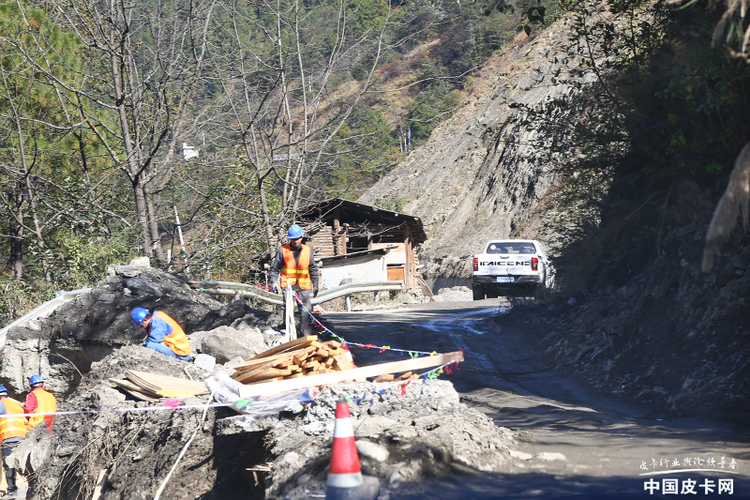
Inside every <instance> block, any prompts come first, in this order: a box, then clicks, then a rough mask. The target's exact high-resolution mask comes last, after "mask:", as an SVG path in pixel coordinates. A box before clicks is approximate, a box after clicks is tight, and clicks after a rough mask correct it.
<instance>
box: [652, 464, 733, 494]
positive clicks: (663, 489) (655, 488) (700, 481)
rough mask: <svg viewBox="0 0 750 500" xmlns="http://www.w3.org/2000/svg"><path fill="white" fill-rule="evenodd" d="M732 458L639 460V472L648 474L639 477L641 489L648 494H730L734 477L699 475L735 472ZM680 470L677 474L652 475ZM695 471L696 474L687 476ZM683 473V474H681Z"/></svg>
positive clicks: (674, 472)
mask: <svg viewBox="0 0 750 500" xmlns="http://www.w3.org/2000/svg"><path fill="white" fill-rule="evenodd" d="M736 468H737V462H736V461H735V460H734V458H730V459H727V458H726V457H721V458H719V459H716V458H714V457H709V458H702V457H685V458H682V459H680V458H662V459H659V460H657V459H655V458H652V459H651V460H650V461H646V460H642V461H641V466H640V470H641V471H645V472H641V473H640V475H641V476H652V477H650V478H649V479H647V480H644V481H643V489H644V491H647V492H648V493H649V494H650V495H659V494H660V495H693V496H694V495H704V496H705V495H712V496H713V495H734V479H733V478H731V477H715V478H708V477H703V476H705V475H706V474H716V475H717V476H719V475H725V474H737V471H736V470H735V469H736ZM674 474H680V476H681V477H679V478H677V477H653V476H670V475H674ZM691 474H696V475H697V477H690V475H691ZM685 475H687V477H685Z"/></svg>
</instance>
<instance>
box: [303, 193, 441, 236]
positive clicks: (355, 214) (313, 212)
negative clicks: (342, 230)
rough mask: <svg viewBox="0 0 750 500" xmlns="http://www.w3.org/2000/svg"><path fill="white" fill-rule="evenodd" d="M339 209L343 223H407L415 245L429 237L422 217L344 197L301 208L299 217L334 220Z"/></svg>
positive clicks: (395, 224)
mask: <svg viewBox="0 0 750 500" xmlns="http://www.w3.org/2000/svg"><path fill="white" fill-rule="evenodd" d="M337 209H338V218H339V221H341V223H342V224H344V223H348V224H366V223H369V224H383V225H384V226H393V227H398V226H401V225H405V226H407V227H408V228H409V230H410V232H411V237H412V240H413V243H414V245H419V244H420V243H422V242H424V241H425V240H426V239H427V235H426V234H425V232H424V227H423V226H422V219H420V218H419V217H415V216H413V215H406V214H401V213H398V212H394V211H392V210H386V209H385V208H380V207H376V206H373V205H365V204H363V203H357V202H354V201H349V200H344V199H342V198H332V199H330V200H326V201H320V202H318V203H313V204H311V205H307V206H305V207H303V208H302V209H300V211H299V217H300V219H301V220H304V221H314V220H323V221H330V220H333V218H334V217H335V214H336V210H337Z"/></svg>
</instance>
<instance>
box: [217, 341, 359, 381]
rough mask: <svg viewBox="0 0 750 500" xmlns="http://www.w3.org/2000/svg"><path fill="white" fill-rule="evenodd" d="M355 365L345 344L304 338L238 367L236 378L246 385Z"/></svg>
mask: <svg viewBox="0 0 750 500" xmlns="http://www.w3.org/2000/svg"><path fill="white" fill-rule="evenodd" d="M350 368H354V363H352V361H351V360H350V359H349V357H348V356H347V352H346V351H345V350H344V349H343V348H342V347H341V344H340V343H339V342H337V341H335V340H329V341H326V342H320V341H318V337H317V335H310V336H308V337H302V338H299V339H297V340H293V341H291V342H287V343H286V344H282V345H280V346H277V347H274V348H273V349H270V350H268V351H265V352H262V353H260V354H258V355H257V356H255V357H253V358H250V359H248V360H245V361H243V362H242V363H240V364H239V365H237V366H235V367H234V369H235V373H234V374H233V375H232V378H234V379H235V380H237V381H238V382H241V383H243V384H245V385H250V384H257V383H260V382H275V381H279V380H286V379H292V378H299V377H304V376H306V375H317V374H321V373H330V372H335V371H341V370H348V369H350Z"/></svg>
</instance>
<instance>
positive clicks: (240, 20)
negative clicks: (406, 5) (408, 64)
mask: <svg viewBox="0 0 750 500" xmlns="http://www.w3.org/2000/svg"><path fill="white" fill-rule="evenodd" d="M374 4H375V5H376V6H377V8H376V10H377V9H379V10H377V12H376V14H377V16H379V17H377V20H376V21H375V22H373V23H372V24H371V25H370V26H369V27H368V29H366V30H364V31H362V30H359V31H356V30H355V28H354V27H353V26H352V24H351V23H350V19H349V17H350V15H352V12H351V4H350V3H348V2H345V1H342V0H339V1H337V2H335V3H332V4H330V5H328V8H329V11H330V18H329V24H328V25H327V26H311V25H309V24H308V23H306V18H305V16H306V15H307V11H306V7H305V6H304V5H303V3H302V2H300V1H299V0H291V1H287V0H284V1H282V0H275V1H274V0H261V1H259V2H257V3H255V4H252V5H253V7H255V8H254V9H250V10H248V9H245V8H244V7H243V6H244V5H246V4H245V3H240V2H237V3H233V2H228V3H226V4H225V8H226V9H227V13H228V16H229V18H230V19H231V22H230V23H227V25H226V39H228V40H231V44H232V45H233V46H234V48H233V49H232V50H229V51H226V52H225V53H224V54H223V55H224V57H223V58H222V60H221V62H220V63H218V64H219V66H218V67H217V71H218V77H217V79H218V80H219V81H220V82H221V84H222V88H223V99H224V100H225V106H226V108H227V109H228V114H229V116H228V117H226V118H225V119H226V120H227V127H226V129H227V131H228V132H231V133H228V134H227V135H226V136H225V137H223V138H222V140H223V141H224V143H225V144H229V145H232V146H237V147H236V150H237V151H238V153H237V155H236V157H237V159H236V161H238V162H239V164H240V165H241V166H242V168H243V169H245V170H246V172H247V173H248V175H249V177H251V178H252V182H253V189H254V190H255V192H256V194H257V204H256V206H255V209H256V211H257V214H258V216H259V218H260V220H261V221H262V224H263V227H264V231H265V239H266V241H267V245H268V248H274V247H275V246H276V244H277V241H278V237H277V231H278V230H279V228H280V227H281V226H282V225H284V224H285V223H287V222H288V221H289V220H293V219H294V214H295V212H296V211H297V210H298V209H299V208H300V205H301V204H302V203H304V202H306V201H308V200H310V199H315V198H320V197H321V196H324V195H325V193H323V192H318V191H316V190H315V189H314V188H313V186H312V183H311V180H312V179H314V178H315V176H316V175H318V174H319V173H320V171H321V169H322V168H324V167H325V166H327V165H329V164H331V163H333V162H335V161H336V158H337V156H338V155H342V154H355V150H356V146H354V143H355V141H354V140H353V139H356V138H351V137H349V138H344V137H342V136H341V135H340V132H341V131H342V129H343V128H344V127H346V125H347V124H348V123H349V122H350V120H351V118H352V114H353V112H354V110H355V109H356V108H357V106H358V105H361V104H362V103H363V102H364V98H365V96H366V94H367V93H368V91H370V90H371V88H372V87H373V85H374V82H375V78H374V71H375V68H376V67H377V65H378V64H379V62H380V60H381V57H382V55H383V52H384V51H385V50H386V48H387V46H388V44H387V42H386V34H387V30H388V28H389V23H390V22H391V18H392V15H393V13H394V12H395V10H396V8H397V6H389V5H387V4H386V3H385V2H382V3H377V2H374ZM256 12H261V13H263V15H262V16H261V17H258V16H256V15H255V13H256ZM247 26H250V27H251V31H250V36H248V33H247ZM316 30H317V34H316ZM323 30H327V32H328V33H329V34H330V36H329V38H328V39H327V48H325V49H324V48H322V47H321V46H320V40H321V39H322V38H323V37H322V36H321V33H323V32H324V31H323ZM269 48H272V50H270V49H269ZM364 51H369V52H368V54H369V55H370V58H369V61H368V64H367V69H366V71H364V77H363V78H362V79H360V80H359V81H354V80H351V79H349V78H347V80H348V81H349V83H350V85H348V86H347V85H340V86H337V85H339V84H340V83H341V80H338V83H336V82H335V81H334V76H335V75H336V74H337V73H343V72H345V71H346V67H347V65H350V64H351V61H352V59H354V58H355V57H356V56H357V55H359V54H361V53H362V52H364Z"/></svg>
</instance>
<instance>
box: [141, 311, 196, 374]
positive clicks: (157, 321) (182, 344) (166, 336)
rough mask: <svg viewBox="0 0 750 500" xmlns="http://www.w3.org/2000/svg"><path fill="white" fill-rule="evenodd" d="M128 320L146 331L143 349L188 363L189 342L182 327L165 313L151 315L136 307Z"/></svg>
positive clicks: (158, 312)
mask: <svg viewBox="0 0 750 500" xmlns="http://www.w3.org/2000/svg"><path fill="white" fill-rule="evenodd" d="M130 318H131V319H132V320H133V322H134V323H135V324H136V325H138V326H140V327H143V328H146V329H148V338H146V341H145V342H144V343H143V345H144V346H145V347H150V348H151V349H154V350H157V351H159V352H160V353H162V354H166V355H167V356H172V357H173V358H177V359H179V360H182V361H190V354H191V349H190V341H189V340H188V338H187V335H185V331H184V330H183V329H182V327H181V326H180V325H179V324H178V323H177V322H176V321H175V320H174V319H172V317H171V316H169V315H168V314H167V313H165V312H163V311H155V312H154V314H153V315H152V314H150V313H149V311H148V310H146V309H144V308H142V307H136V308H135V309H133V311H132V312H131V313H130Z"/></svg>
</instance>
